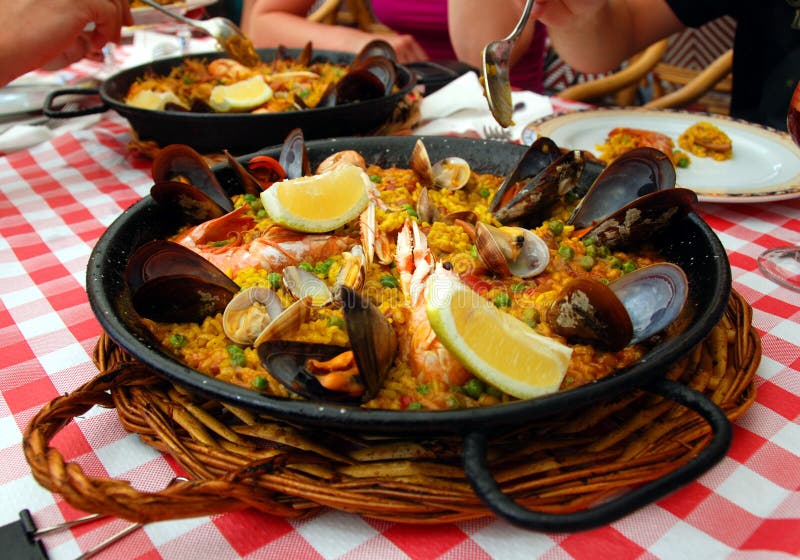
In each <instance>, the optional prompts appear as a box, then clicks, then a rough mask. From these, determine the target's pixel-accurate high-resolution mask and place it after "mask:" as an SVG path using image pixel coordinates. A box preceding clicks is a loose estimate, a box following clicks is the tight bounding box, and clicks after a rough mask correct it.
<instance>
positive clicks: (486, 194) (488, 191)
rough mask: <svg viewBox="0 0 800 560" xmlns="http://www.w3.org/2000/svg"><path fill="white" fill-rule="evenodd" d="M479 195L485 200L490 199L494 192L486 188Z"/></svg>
mask: <svg viewBox="0 0 800 560" xmlns="http://www.w3.org/2000/svg"><path fill="white" fill-rule="evenodd" d="M478 194H479V195H481V196H482V197H483V198H488V197H489V195H490V194H492V191H490V190H489V189H487V188H486V187H484V188H482V189H481V190H479V191H478Z"/></svg>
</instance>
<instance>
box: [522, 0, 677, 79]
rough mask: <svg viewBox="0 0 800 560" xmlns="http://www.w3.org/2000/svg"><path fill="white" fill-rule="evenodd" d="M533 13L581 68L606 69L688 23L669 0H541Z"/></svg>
mask: <svg viewBox="0 0 800 560" xmlns="http://www.w3.org/2000/svg"><path fill="white" fill-rule="evenodd" d="M532 15H533V17H535V18H537V19H539V20H540V21H541V22H542V23H544V24H545V25H546V26H547V33H548V36H549V37H550V41H551V42H552V44H553V48H554V49H555V50H556V52H557V53H558V54H559V56H560V57H561V58H562V59H563V60H564V61H565V62H566V63H567V64H569V65H570V66H572V67H573V68H575V69H576V70H579V71H582V72H604V71H607V70H610V69H612V68H615V67H617V66H618V65H619V64H620V63H621V62H622V61H624V60H626V59H628V58H630V57H631V56H632V55H634V54H636V53H637V52H639V51H641V50H642V49H644V48H645V47H647V46H649V45H651V44H652V43H655V42H656V41H658V40H660V39H663V38H665V37H669V36H670V35H672V34H673V33H676V32H678V31H681V30H682V29H684V28H685V26H684V25H683V24H682V23H681V21H680V20H679V19H678V18H677V16H676V15H675V14H674V13H673V11H672V9H671V8H670V7H669V5H668V4H667V2H666V1H665V0H538V1H537V2H536V4H535V6H534V8H533V11H532Z"/></svg>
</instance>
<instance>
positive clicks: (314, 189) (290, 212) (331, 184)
mask: <svg viewBox="0 0 800 560" xmlns="http://www.w3.org/2000/svg"><path fill="white" fill-rule="evenodd" d="M369 185H370V179H369V175H367V174H366V173H364V171H363V170H362V169H361V168H360V167H357V166H355V165H349V164H348V165H342V166H340V167H337V168H335V169H333V170H331V171H326V172H325V173H320V174H319V175H310V176H308V177H298V178H296V179H286V180H285V181H280V182H278V183H273V185H272V186H271V187H270V188H268V189H267V190H265V191H263V192H262V193H261V202H262V204H263V205H264V209H265V210H266V211H267V213H268V214H269V217H270V218H272V220H273V221H274V222H276V223H278V224H280V225H282V226H284V227H286V228H289V229H292V230H295V231H302V232H309V233H321V232H325V231H332V230H334V229H336V228H338V227H341V226H343V225H344V224H346V223H347V222H350V221H352V220H354V219H356V218H357V217H358V215H359V214H360V213H361V212H363V211H364V209H365V208H366V207H367V204H368V202H369V199H368V198H367V187H368V186H369Z"/></svg>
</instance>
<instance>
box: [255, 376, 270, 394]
mask: <svg viewBox="0 0 800 560" xmlns="http://www.w3.org/2000/svg"><path fill="white" fill-rule="evenodd" d="M266 388H267V378H266V377H264V376H263V375H256V376H255V377H254V378H253V389H257V390H259V391H263V390H264V389H266Z"/></svg>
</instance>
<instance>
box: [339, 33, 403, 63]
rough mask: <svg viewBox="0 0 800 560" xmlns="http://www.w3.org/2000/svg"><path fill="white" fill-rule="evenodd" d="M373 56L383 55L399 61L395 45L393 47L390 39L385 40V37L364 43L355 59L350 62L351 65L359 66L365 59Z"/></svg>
mask: <svg viewBox="0 0 800 560" xmlns="http://www.w3.org/2000/svg"><path fill="white" fill-rule="evenodd" d="M373 56H382V57H384V58H388V59H389V60H391V61H393V62H396V61H397V53H395V51H394V47H392V45H391V44H389V42H388V41H385V40H384V39H374V40H372V41H370V42H369V43H367V44H366V45H364V47H363V48H362V49H361V50H360V51H359V52H358V54H357V55H356V56H355V58H354V59H353V62H351V63H350V66H351V67H357V66H359V65H360V64H361V63H362V62H363V61H365V60H366V59H368V58H371V57H373Z"/></svg>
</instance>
